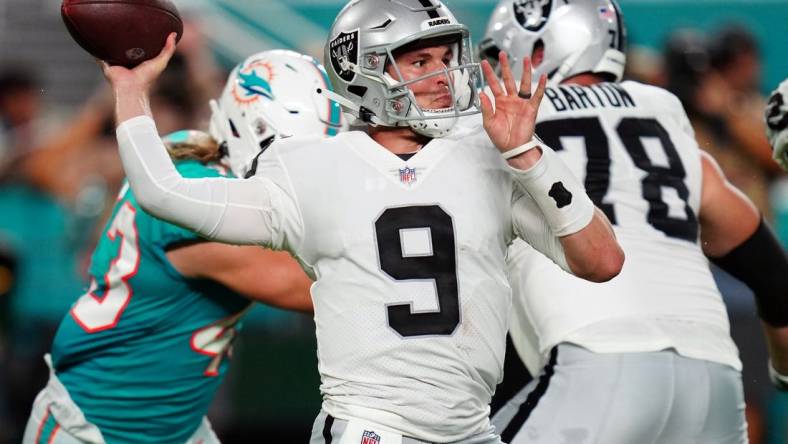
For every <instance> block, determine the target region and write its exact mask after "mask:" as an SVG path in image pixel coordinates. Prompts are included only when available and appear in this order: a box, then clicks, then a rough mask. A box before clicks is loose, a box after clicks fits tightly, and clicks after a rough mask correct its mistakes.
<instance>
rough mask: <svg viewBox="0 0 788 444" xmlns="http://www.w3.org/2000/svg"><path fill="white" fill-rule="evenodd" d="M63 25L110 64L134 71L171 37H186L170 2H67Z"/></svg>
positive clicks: (139, 0) (128, 0)
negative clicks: (172, 35)
mask: <svg viewBox="0 0 788 444" xmlns="http://www.w3.org/2000/svg"><path fill="white" fill-rule="evenodd" d="M60 13H61V15H62V17H63V22H65V24H66V28H68V32H69V33H70V34H71V36H72V37H73V38H74V40H76V42H77V43H78V44H79V46H81V47H82V48H83V49H85V50H86V51H87V52H89V53H90V54H92V55H93V56H94V57H96V58H99V59H101V60H104V61H106V62H107V63H109V64H110V65H122V66H125V67H127V68H133V67H134V66H137V65H139V64H140V63H142V62H144V61H145V60H149V59H152V58H153V57H156V55H158V54H159V52H160V51H161V49H162V48H164V43H165V41H166V40H167V36H168V35H169V34H170V33H171V32H176V33H178V40H180V38H181V35H182V34H183V21H181V17H180V15H179V14H178V10H177V9H176V8H175V5H174V4H173V3H172V2H171V1H169V0H63V4H62V5H61V7H60Z"/></svg>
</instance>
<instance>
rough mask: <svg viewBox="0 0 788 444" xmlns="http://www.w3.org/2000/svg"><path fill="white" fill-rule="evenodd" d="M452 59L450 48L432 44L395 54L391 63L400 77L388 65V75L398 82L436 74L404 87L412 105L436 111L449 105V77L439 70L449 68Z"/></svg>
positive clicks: (450, 104) (450, 101)
mask: <svg viewBox="0 0 788 444" xmlns="http://www.w3.org/2000/svg"><path fill="white" fill-rule="evenodd" d="M453 57H454V49H453V45H436V46H429V47H426V48H419V49H414V50H412V51H406V52H403V53H402V54H399V55H398V56H397V58H396V60H395V63H396V64H397V67H398V68H399V72H400V73H401V74H402V78H399V76H398V75H397V72H396V70H395V69H394V66H392V65H389V66H388V68H387V72H388V74H389V75H390V76H391V77H392V78H394V79H397V80H399V81H401V82H406V81H408V80H412V79H416V78H419V77H422V76H425V75H428V74H433V73H439V74H437V75H434V76H430V77H428V78H426V79H424V80H420V81H418V82H416V83H412V84H410V85H408V88H410V90H411V91H412V92H413V95H414V96H416V103H418V105H419V106H420V107H421V109H425V110H426V109H440V108H448V107H450V106H452V96H451V92H450V90H449V76H450V75H451V74H449V75H446V74H443V70H444V69H446V68H449V65H450V63H451V61H452V60H453Z"/></svg>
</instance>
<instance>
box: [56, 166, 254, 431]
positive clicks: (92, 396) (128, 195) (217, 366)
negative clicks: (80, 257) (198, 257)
mask: <svg viewBox="0 0 788 444" xmlns="http://www.w3.org/2000/svg"><path fill="white" fill-rule="evenodd" d="M176 166H177V169H178V171H179V172H180V173H181V175H183V176H184V177H191V178H196V177H218V176H222V175H225V174H223V173H220V169H219V167H216V168H212V167H210V166H204V165H202V164H200V163H199V162H196V161H182V162H178V163H177V164H176ZM200 240H201V238H200V237H199V236H198V235H197V234H195V233H193V232H190V231H188V230H185V229H182V228H180V227H177V226H175V225H172V224H169V223H166V222H164V221H162V220H159V219H156V218H155V217H153V216H151V215H149V214H147V213H145V212H144V211H143V210H142V209H141V208H140V206H139V204H137V202H136V200H135V199H134V196H133V194H132V192H131V191H130V190H128V187H124V190H123V191H121V194H120V196H119V199H118V201H117V203H116V204H115V207H114V209H113V214H112V217H111V218H110V220H109V222H108V224H107V227H106V228H105V230H104V232H103V234H102V237H101V239H100V240H99V242H98V244H97V246H96V249H95V251H94V253H93V257H92V262H91V266H90V279H91V281H90V288H89V289H88V292H87V293H86V294H85V295H83V296H82V297H81V298H80V299H79V300H78V301H77V302H76V303H75V304H74V305H73V306H72V308H71V311H70V312H69V313H68V314H67V315H66V316H65V318H64V319H63V321H62V323H61V324H60V328H59V330H58V332H57V335H56V337H55V340H54V343H53V345H52V358H53V363H54V367H55V371H56V374H57V376H58V377H59V378H60V380H61V381H62V382H63V384H64V385H65V386H66V389H67V390H68V392H69V394H70V395H71V397H72V399H73V400H74V402H75V403H76V404H77V406H79V408H80V409H81V410H82V412H83V413H84V414H85V417H86V418H87V419H88V421H90V422H92V423H93V424H95V425H96V426H98V427H99V429H100V430H101V432H102V434H103V435H104V438H105V440H106V441H107V443H108V444H115V443H142V442H151V443H152V442H155V443H174V444H175V443H177V444H183V443H184V442H186V440H187V439H188V438H189V437H190V436H191V434H192V433H193V432H194V431H195V430H196V429H197V427H198V426H199V425H200V422H201V420H202V418H203V416H205V414H206V412H207V410H208V407H209V405H210V403H211V400H212V399H213V396H214V393H215V392H216V389H217V388H218V385H219V383H220V382H221V380H222V378H223V377H224V374H225V372H226V370H227V365H228V364H227V359H226V357H227V356H226V355H227V353H228V351H229V347H230V345H231V343H232V340H233V338H234V337H235V335H236V333H237V331H236V330H237V328H238V327H239V324H238V321H239V319H240V317H241V316H242V315H243V313H244V312H245V311H246V310H247V309H248V307H249V306H250V303H249V301H248V300H246V299H243V298H242V297H241V296H239V295H238V294H236V293H234V292H231V291H230V290H228V289H226V288H224V287H222V286H220V285H218V284H216V283H213V282H208V281H205V280H196V279H188V278H185V277H184V276H182V275H181V274H179V273H178V272H177V271H176V270H175V268H173V266H172V265H171V264H170V262H169V261H168V260H167V257H166V252H167V248H168V247H172V246H175V245H178V244H184V243H193V242H199V241H200Z"/></svg>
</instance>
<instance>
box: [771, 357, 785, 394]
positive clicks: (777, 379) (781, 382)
mask: <svg viewBox="0 0 788 444" xmlns="http://www.w3.org/2000/svg"><path fill="white" fill-rule="evenodd" d="M769 378H770V379H771V380H772V384H774V386H775V387H777V390H780V391H788V375H781V374H780V373H777V370H775V369H774V364H772V361H771V360H770V361H769Z"/></svg>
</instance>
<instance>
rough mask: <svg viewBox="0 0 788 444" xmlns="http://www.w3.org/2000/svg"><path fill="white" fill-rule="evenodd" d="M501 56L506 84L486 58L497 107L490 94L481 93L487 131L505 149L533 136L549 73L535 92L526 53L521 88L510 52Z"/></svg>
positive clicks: (486, 73) (484, 63)
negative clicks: (532, 89)
mask: <svg viewBox="0 0 788 444" xmlns="http://www.w3.org/2000/svg"><path fill="white" fill-rule="evenodd" d="M498 60H499V66H501V79H502V80H503V88H502V87H501V83H500V81H499V80H498V76H496V75H495V72H493V69H492V66H490V63H489V62H487V61H486V60H484V61H482V72H483V73H484V78H485V79H486V80H487V84H488V85H489V86H490V91H491V92H492V94H493V97H494V98H495V110H493V104H492V102H491V100H490V98H489V97H488V96H487V94H485V93H481V97H480V98H481V106H482V119H483V121H484V130H485V131H487V134H488V135H489V136H490V140H492V142H493V144H495V146H496V147H497V148H498V150H499V151H500V152H502V153H503V152H506V151H509V150H511V149H513V148H517V147H518V146H520V145H523V144H525V143H527V142H529V141H530V140H531V138H533V136H534V129H535V127H536V114H537V111H539V104H540V103H541V102H542V97H543V96H544V89H545V84H546V83H547V77H546V76H544V75H542V76H541V77H540V78H539V85H538V86H537V87H536V91H535V92H534V93H533V94H531V59H530V58H528V57H526V58H525V59H524V60H523V75H522V78H521V79H520V88H519V90H518V88H517V84H516V83H515V81H514V78H513V77H512V69H511V68H510V67H509V60H508V57H507V56H506V53H504V52H503V51H501V52H500V53H499V54H498Z"/></svg>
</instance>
